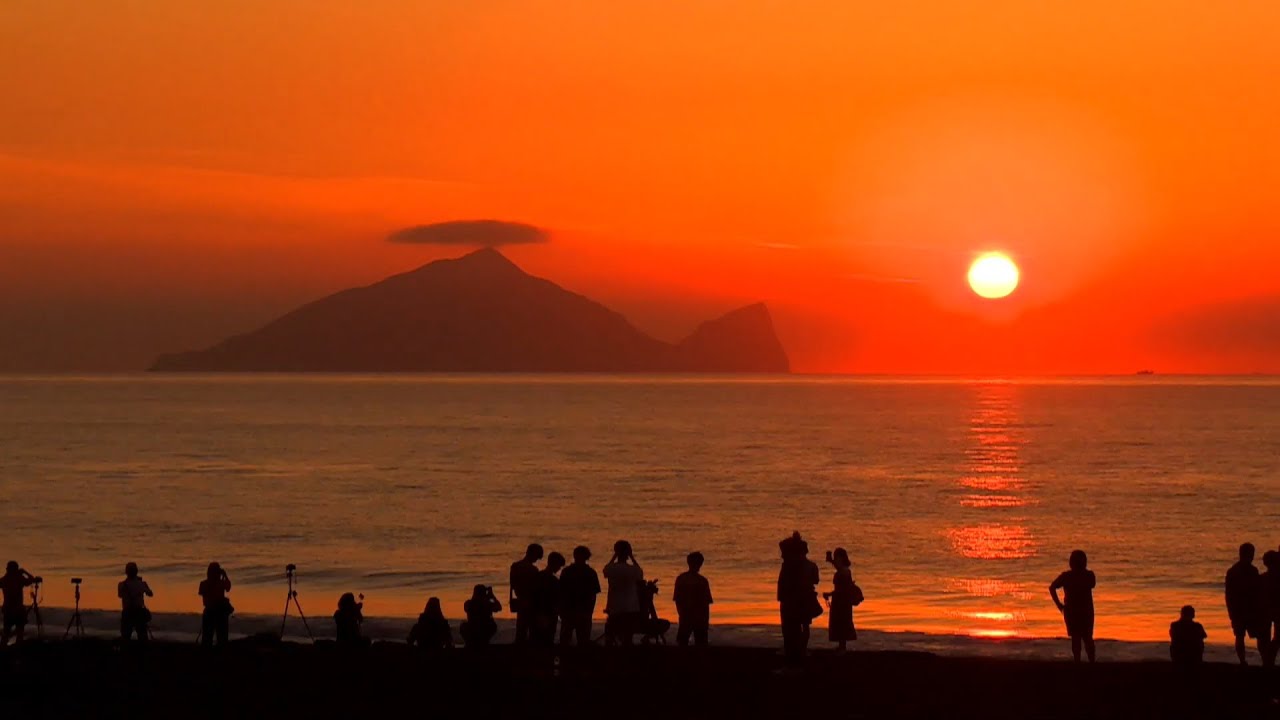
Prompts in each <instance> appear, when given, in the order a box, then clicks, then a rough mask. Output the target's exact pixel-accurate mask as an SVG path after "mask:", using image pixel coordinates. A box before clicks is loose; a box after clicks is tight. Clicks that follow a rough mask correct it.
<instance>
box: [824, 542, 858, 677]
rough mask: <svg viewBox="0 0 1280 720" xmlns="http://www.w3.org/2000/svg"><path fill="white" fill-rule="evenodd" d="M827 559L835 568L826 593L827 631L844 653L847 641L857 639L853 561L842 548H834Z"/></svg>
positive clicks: (846, 648)
mask: <svg viewBox="0 0 1280 720" xmlns="http://www.w3.org/2000/svg"><path fill="white" fill-rule="evenodd" d="M827 561H828V562H830V563H831V564H832V565H833V566H835V569H836V573H835V576H834V577H833V578H832V579H831V592H829V593H826V596H827V600H828V601H829V602H830V603H831V614H830V615H829V618H828V623H827V631H828V633H829V636H830V639H831V642H833V643H839V645H840V649H839V652H840V653H841V654H844V653H845V651H847V650H848V645H849V641H850V640H857V639H858V630H857V628H855V627H854V626H853V606H854V605H855V604H857V603H858V602H860V598H858V597H857V594H858V586H857V585H856V584H854V582H853V563H851V562H849V553H848V552H847V551H845V549H844V548H836V550H835V552H833V553H831V554H830V555H828V556H827Z"/></svg>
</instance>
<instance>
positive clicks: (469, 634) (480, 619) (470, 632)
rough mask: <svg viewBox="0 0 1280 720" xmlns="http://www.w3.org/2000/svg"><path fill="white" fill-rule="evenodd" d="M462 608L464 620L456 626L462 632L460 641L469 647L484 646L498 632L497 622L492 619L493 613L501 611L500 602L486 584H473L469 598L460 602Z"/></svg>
mask: <svg viewBox="0 0 1280 720" xmlns="http://www.w3.org/2000/svg"><path fill="white" fill-rule="evenodd" d="M462 610H463V611H464V612H465V613H466V614H467V620H466V622H464V623H462V626H461V627H460V628H458V631H459V632H460V633H461V634H462V642H464V643H466V644H467V647H469V648H474V647H485V646H486V645H488V644H489V643H490V642H492V641H493V636H494V635H497V634H498V623H497V622H496V621H495V620H494V619H493V614H494V613H497V612H502V603H500V602H498V598H497V596H496V595H494V594H493V588H492V587H490V586H488V585H477V586H475V588H474V589H473V590H472V591H471V599H470V600H468V601H466V602H465V603H463V604H462Z"/></svg>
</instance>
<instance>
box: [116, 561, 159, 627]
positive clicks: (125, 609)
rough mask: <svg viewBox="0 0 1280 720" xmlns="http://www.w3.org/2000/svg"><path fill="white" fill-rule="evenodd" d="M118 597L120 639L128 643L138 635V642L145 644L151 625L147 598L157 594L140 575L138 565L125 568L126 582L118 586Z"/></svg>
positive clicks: (129, 565)
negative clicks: (132, 637) (134, 635)
mask: <svg viewBox="0 0 1280 720" xmlns="http://www.w3.org/2000/svg"><path fill="white" fill-rule="evenodd" d="M116 595H117V596H119V598H120V638H121V639H122V640H123V641H124V642H126V643H127V642H129V639H130V637H131V636H132V635H133V634H135V633H136V634H137V635H138V642H140V643H145V642H146V641H147V626H148V625H150V624H151V611H150V610H148V609H147V598H149V597H155V593H153V592H151V586H150V585H148V584H147V582H146V581H145V580H143V579H142V576H141V575H139V574H138V563H134V562H131V563H129V564H128V565H125V566H124V580H121V581H120V584H119V585H117V586H116Z"/></svg>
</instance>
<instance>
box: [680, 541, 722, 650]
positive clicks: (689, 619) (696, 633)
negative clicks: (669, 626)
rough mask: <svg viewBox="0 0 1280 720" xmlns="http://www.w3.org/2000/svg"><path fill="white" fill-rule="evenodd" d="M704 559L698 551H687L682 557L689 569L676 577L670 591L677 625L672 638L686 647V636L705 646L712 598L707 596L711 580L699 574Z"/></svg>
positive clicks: (687, 643) (709, 592)
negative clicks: (678, 624)
mask: <svg viewBox="0 0 1280 720" xmlns="http://www.w3.org/2000/svg"><path fill="white" fill-rule="evenodd" d="M705 561H706V558H704V557H703V556H702V553H700V552H691V553H689V555H688V557H686V558H685V563H686V564H687V565H688V566H689V570H688V571H687V572H683V573H680V575H679V576H678V577H677V578H676V586H675V592H673V593H672V595H671V599H672V600H673V601H674V602H675V604H676V619H677V620H679V621H680V629H679V630H677V631H676V642H677V643H679V644H680V647H688V645H689V638H690V637H692V638H693V644H694V645H696V646H697V647H706V646H707V631H708V630H709V629H710V627H711V604H712V603H713V602H715V601H714V600H712V599H711V583H709V582H707V579H706V578H705V577H703V576H702V564H703V563H704V562H705Z"/></svg>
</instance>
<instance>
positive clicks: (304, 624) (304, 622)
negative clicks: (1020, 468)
mask: <svg viewBox="0 0 1280 720" xmlns="http://www.w3.org/2000/svg"><path fill="white" fill-rule="evenodd" d="M293 605H294V607H296V608H298V617H300V618H302V627H304V628H306V629H307V637H309V638H311V642H315V641H316V636H315V635H313V634H312V633H311V626H310V625H308V624H307V616H306V615H305V614H304V613H303V612H302V603H300V602H298V596H297V595H294V596H293Z"/></svg>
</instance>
